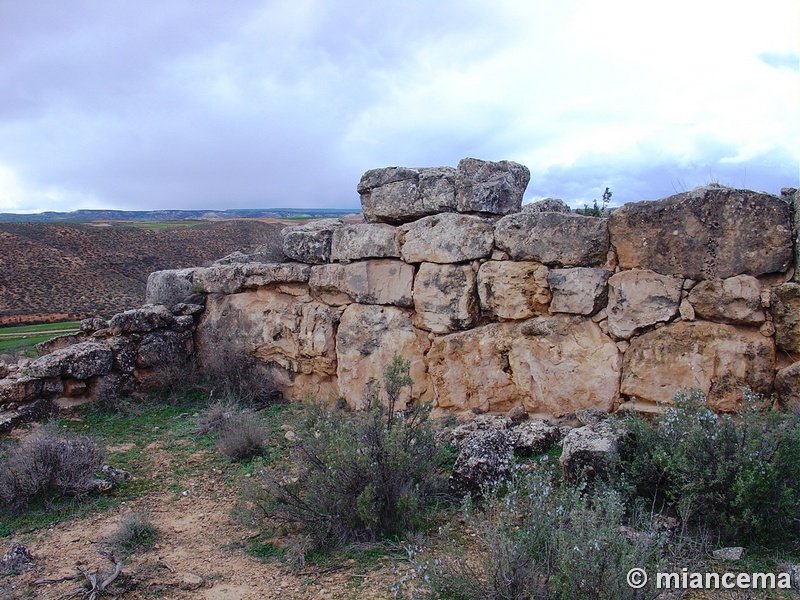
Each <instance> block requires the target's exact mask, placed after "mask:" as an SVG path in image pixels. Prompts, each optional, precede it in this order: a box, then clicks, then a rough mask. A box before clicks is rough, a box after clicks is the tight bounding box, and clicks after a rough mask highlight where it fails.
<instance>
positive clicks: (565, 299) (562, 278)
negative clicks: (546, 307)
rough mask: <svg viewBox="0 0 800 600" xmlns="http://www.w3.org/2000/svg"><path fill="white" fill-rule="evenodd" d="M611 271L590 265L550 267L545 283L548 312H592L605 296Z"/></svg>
mask: <svg viewBox="0 0 800 600" xmlns="http://www.w3.org/2000/svg"><path fill="white" fill-rule="evenodd" d="M609 277H611V271H607V270H605V269H593V268H591V267H574V268H572V269H550V272H549V273H548V274H547V283H548V284H549V286H550V291H551V292H552V294H553V301H552V302H551V303H550V312H551V313H572V314H576V315H593V314H594V313H596V312H597V311H599V310H600V309H601V308H603V306H605V304H606V301H607V299H608V278H609Z"/></svg>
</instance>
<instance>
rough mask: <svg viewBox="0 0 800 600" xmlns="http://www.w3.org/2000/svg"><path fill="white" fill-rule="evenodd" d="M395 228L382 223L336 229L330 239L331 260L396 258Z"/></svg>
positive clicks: (397, 254) (397, 250) (398, 246)
mask: <svg viewBox="0 0 800 600" xmlns="http://www.w3.org/2000/svg"><path fill="white" fill-rule="evenodd" d="M399 256H400V245H399V244H398V242H397V228H396V227H392V226H391V225H385V224H382V223H355V224H352V225H345V226H344V227H338V228H337V229H335V230H334V231H333V238H332V239H331V260H334V261H339V260H359V259H362V258H397V257H399Z"/></svg>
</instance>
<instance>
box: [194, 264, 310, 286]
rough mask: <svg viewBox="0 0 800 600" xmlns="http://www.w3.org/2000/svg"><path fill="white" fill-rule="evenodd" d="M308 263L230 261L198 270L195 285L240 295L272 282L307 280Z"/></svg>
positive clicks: (195, 273)
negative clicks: (244, 291)
mask: <svg viewBox="0 0 800 600" xmlns="http://www.w3.org/2000/svg"><path fill="white" fill-rule="evenodd" d="M310 274H311V267H310V266H309V265H306V264H303V263H297V262H287V263H230V264H221V265H213V266H211V267H203V268H198V269H195V272H194V273H193V275H192V284H193V288H194V289H195V290H196V291H198V292H202V293H204V294H238V293H239V292H241V291H242V290H244V289H247V288H255V287H261V286H265V285H271V284H273V283H306V282H308V278H309V276H310Z"/></svg>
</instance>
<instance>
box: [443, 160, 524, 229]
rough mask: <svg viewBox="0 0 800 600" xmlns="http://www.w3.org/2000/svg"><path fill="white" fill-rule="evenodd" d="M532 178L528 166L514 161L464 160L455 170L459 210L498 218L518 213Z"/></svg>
mask: <svg viewBox="0 0 800 600" xmlns="http://www.w3.org/2000/svg"><path fill="white" fill-rule="evenodd" d="M530 179H531V173H530V171H529V170H528V167H525V166H523V165H520V164H518V163H515V162H511V161H507V160H503V161H500V162H490V161H485V160H478V159H476V158H465V159H463V160H462V161H460V162H459V163H458V168H457V169H456V202H457V207H458V210H459V211H461V212H483V213H491V214H496V215H507V214H509V213H514V212H519V210H520V207H521V206H522V195H523V194H524V193H525V188H526V187H528V182H529V181H530Z"/></svg>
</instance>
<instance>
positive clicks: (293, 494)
mask: <svg viewBox="0 0 800 600" xmlns="http://www.w3.org/2000/svg"><path fill="white" fill-rule="evenodd" d="M408 368H409V365H408V363H407V362H405V361H400V362H398V361H397V360H395V361H393V363H392V366H390V368H389V369H388V370H387V373H386V376H387V380H388V381H389V383H388V385H387V392H389V396H390V401H391V396H392V394H395V393H397V392H399V389H400V388H401V387H402V386H403V385H407V384H408V379H407V373H408ZM404 373H405V375H404ZM392 382H394V383H392ZM294 431H295V433H296V441H295V442H294V443H293V445H292V446H291V447H290V448H289V451H290V457H291V461H290V462H291V467H289V468H288V469H284V470H282V471H277V470H274V469H273V470H270V471H267V472H263V473H262V474H261V477H260V478H259V481H258V482H257V483H258V485H256V486H254V487H253V488H252V489H251V490H250V492H249V494H248V500H249V502H250V504H251V506H252V508H253V512H254V514H255V515H256V516H257V517H259V518H262V517H266V518H269V519H274V520H276V521H278V522H282V523H295V524H299V525H300V526H301V527H302V529H303V532H304V535H305V536H307V537H308V539H309V540H310V542H311V544H310V547H311V548H329V547H333V546H337V545H341V544H345V543H348V542H371V541H376V540H379V539H381V538H384V537H385V536H391V535H393V534H399V533H401V532H404V531H407V530H410V529H415V528H417V527H419V526H420V525H421V523H422V519H423V515H424V510H423V508H424V505H425V503H426V501H427V500H428V499H429V498H430V497H431V496H432V494H434V493H435V492H437V491H438V490H440V489H443V486H444V481H445V479H444V476H443V475H442V473H441V472H440V469H439V465H440V461H441V453H440V450H439V447H438V446H437V444H436V441H435V438H434V435H433V431H432V428H431V426H430V423H429V420H428V410H427V409H426V408H425V407H421V406H412V407H410V408H409V409H407V410H405V411H403V412H399V413H397V412H394V411H392V410H387V409H386V408H385V407H383V406H381V405H380V403H378V402H377V401H375V399H374V398H373V399H372V401H370V402H369V406H368V408H367V409H366V410H363V411H355V412H348V411H344V410H342V409H337V408H334V407H328V406H322V405H319V404H313V403H311V404H309V405H308V406H307V407H306V409H305V411H304V416H303V417H302V419H301V421H300V423H298V425H297V427H296V428H295V429H294Z"/></svg>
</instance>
